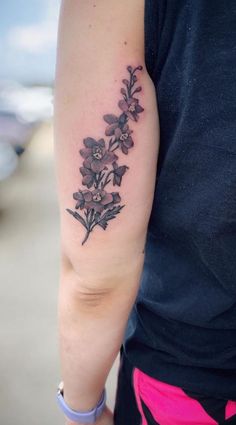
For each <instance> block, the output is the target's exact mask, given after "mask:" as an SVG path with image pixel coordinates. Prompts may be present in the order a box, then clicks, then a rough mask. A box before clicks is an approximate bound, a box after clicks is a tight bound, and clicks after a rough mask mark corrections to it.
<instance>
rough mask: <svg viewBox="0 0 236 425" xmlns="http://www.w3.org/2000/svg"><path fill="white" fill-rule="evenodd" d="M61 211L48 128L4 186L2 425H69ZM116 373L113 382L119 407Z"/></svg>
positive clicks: (0, 193) (0, 199)
mask: <svg viewBox="0 0 236 425" xmlns="http://www.w3.org/2000/svg"><path fill="white" fill-rule="evenodd" d="M58 228H59V223H58V209H57V200H56V193H55V180H54V170H53V154H52V128H51V126H43V127H42V128H41V129H40V130H39V131H38V132H37V134H36V135H35V136H34V138H33V140H32V141H31V144H30V146H29V148H28V149H27V152H26V153H25V154H24V155H23V157H22V158H21V163H20V168H19V169H18V170H17V172H16V173H15V174H14V176H12V177H11V178H10V179H9V180H7V181H6V182H2V183H0V303H1V308H0V323H1V326H0V359H1V360H0V380H1V381H0V424H2V425H15V424H17V425H26V424H27V425H63V423H64V421H63V420H62V417H61V414H60V413H59V412H58V410H57V406H56V403H55V390H56V385H57V382H58V379H59V376H60V375H59V361H58V349H57V327H56V303H57V286H58V265H59V248H58V247H59V235H58ZM116 373H117V368H116V367H114V368H113V370H112V372H111V376H110V377H109V381H108V386H107V387H108V397H109V399H108V402H109V404H110V406H111V407H112V405H113V400H114V393H115V382H116Z"/></svg>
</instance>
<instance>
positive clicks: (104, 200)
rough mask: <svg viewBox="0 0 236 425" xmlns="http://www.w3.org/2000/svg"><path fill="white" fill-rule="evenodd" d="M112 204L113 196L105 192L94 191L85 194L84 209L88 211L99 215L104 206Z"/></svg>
mask: <svg viewBox="0 0 236 425" xmlns="http://www.w3.org/2000/svg"><path fill="white" fill-rule="evenodd" d="M112 203H113V196H112V194H111V193H107V192H106V191H105V190H101V189H95V190H93V191H92V192H88V193H87V194H86V201H85V205H84V207H85V208H87V209H88V210H91V209H93V210H94V211H96V212H98V213H101V212H102V211H103V210H104V208H106V206H108V205H109V204H112Z"/></svg>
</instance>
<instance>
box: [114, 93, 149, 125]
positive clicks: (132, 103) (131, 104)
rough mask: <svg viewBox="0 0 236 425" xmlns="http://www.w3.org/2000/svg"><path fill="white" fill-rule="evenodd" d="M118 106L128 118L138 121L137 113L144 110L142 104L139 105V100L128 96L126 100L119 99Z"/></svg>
mask: <svg viewBox="0 0 236 425" xmlns="http://www.w3.org/2000/svg"><path fill="white" fill-rule="evenodd" d="M118 105H119V108H120V109H121V110H122V111H123V112H124V113H125V114H126V115H127V117H128V118H130V119H131V120H132V121H138V119H139V115H138V114H140V113H141V112H143V111H144V109H143V108H142V106H140V105H139V100H138V99H135V98H130V99H127V100H120V101H119V103H118Z"/></svg>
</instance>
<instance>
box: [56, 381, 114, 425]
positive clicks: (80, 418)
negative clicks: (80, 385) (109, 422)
mask: <svg viewBox="0 0 236 425" xmlns="http://www.w3.org/2000/svg"><path fill="white" fill-rule="evenodd" d="M57 402H58V404H59V406H60V408H61V410H62V411H63V413H64V414H65V415H66V417H67V418H68V419H70V420H71V421H74V422H78V423H85V424H93V423H95V422H96V420H97V419H98V418H99V417H100V416H101V415H102V413H103V411H104V409H105V406H106V389H104V390H103V393H102V396H101V399H100V400H99V402H98V404H97V406H96V407H95V408H94V409H92V410H89V411H88V412H78V411H76V410H72V409H71V408H70V407H69V406H68V405H67V404H66V402H65V400H64V397H63V384H62V383H61V384H60V385H59V387H58V391H57Z"/></svg>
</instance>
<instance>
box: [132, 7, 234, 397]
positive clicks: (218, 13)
mask: <svg viewBox="0 0 236 425" xmlns="http://www.w3.org/2000/svg"><path fill="white" fill-rule="evenodd" d="M145 37H146V65H147V69H148V72H149V74H150V76H151V78H152V80H153V82H154V84H155V87H156V93H157V100H158V106H159V115H160V128H161V141H160V156H159V164H158V170H157V181H156V188H155V196H154V202H153V208H152V213H151V218H150V222H149V226H148V235H147V243H146V253H145V265H144V270H143V274H142V279H141V287H140V291H139V294H138V297H137V300H136V303H135V306H134V308H133V311H132V313H131V316H130V320H129V323H128V327H127V332H126V337H125V341H124V348H125V353H126V355H127V356H128V358H129V360H130V361H131V363H133V364H134V365H135V366H136V367H139V368H140V369H142V370H143V371H144V372H146V373H148V374H149V375H151V376H153V377H155V378H157V379H160V380H162V381H164V382H168V383H170V384H173V385H178V386H182V387H183V388H186V389H188V390H192V391H198V392H202V393H203V394H209V395H213V396H218V397H223V398H224V397H225V398H228V399H232V400H233V399H234V400H236V2H235V0H227V1H223V0H197V1H196V0H146V6H145Z"/></svg>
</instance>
